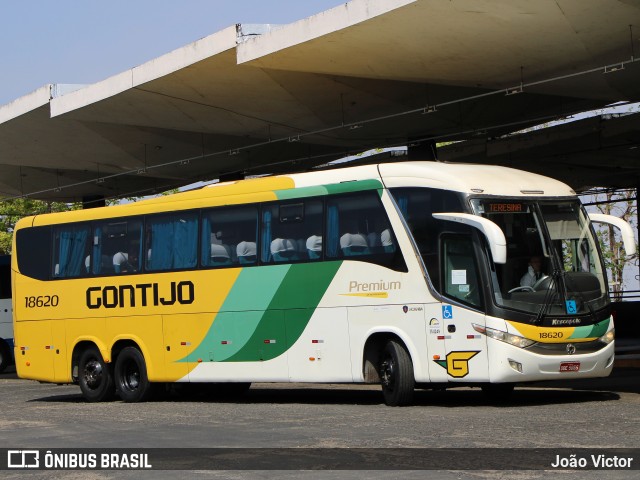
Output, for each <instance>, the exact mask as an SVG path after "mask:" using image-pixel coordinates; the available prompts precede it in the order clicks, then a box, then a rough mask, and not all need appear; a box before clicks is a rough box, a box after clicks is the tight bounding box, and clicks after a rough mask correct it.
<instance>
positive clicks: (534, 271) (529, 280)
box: [520, 255, 545, 287]
mask: <svg viewBox="0 0 640 480" xmlns="http://www.w3.org/2000/svg"><path fill="white" fill-rule="evenodd" d="M544 276H545V275H544V273H542V257H541V256H539V255H534V256H533V257H531V258H530V259H529V266H528V267H527V272H526V273H525V274H524V275H523V276H522V278H521V279H520V286H521V287H533V286H534V285H535V284H536V283H537V282H538V281H539V280H540V279H541V278H543V277H544Z"/></svg>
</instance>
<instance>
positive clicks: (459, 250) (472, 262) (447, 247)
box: [441, 234, 482, 307]
mask: <svg viewBox="0 0 640 480" xmlns="http://www.w3.org/2000/svg"><path fill="white" fill-rule="evenodd" d="M442 263H443V265H442V272H443V278H442V285H443V289H442V291H441V293H442V294H443V295H446V296H447V297H451V298H454V299H456V300H458V301H460V302H463V303H466V304H469V305H473V306H475V307H481V306H482V297H481V293H480V292H481V289H480V278H479V276H478V267H477V262H476V258H475V254H474V250H473V236H472V235H470V234H469V235H459V234H444V235H442Z"/></svg>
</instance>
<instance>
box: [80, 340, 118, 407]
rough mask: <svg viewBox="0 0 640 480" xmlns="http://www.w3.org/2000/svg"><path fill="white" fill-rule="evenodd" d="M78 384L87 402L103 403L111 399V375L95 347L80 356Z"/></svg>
mask: <svg viewBox="0 0 640 480" xmlns="http://www.w3.org/2000/svg"><path fill="white" fill-rule="evenodd" d="M78 384H79V385H80V390H81V391H82V396H83V397H84V398H85V400H87V401H88V402H103V401H105V400H111V399H112V398H113V394H114V384H113V375H112V374H111V369H110V368H109V365H107V364H106V363H105V362H104V360H103V358H102V354H100V350H98V348H97V347H89V348H87V349H86V350H85V351H84V352H82V355H80V361H79V362H78Z"/></svg>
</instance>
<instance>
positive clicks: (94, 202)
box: [82, 195, 107, 209]
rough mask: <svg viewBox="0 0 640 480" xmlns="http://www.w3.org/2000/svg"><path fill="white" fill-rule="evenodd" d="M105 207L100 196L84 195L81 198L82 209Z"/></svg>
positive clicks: (104, 202)
mask: <svg viewBox="0 0 640 480" xmlns="http://www.w3.org/2000/svg"><path fill="white" fill-rule="evenodd" d="M106 205H107V203H106V201H105V199H104V197H103V196H102V195H86V196H84V197H82V208H83V209H87V208H97V207H105V206H106Z"/></svg>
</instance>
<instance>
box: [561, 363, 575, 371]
mask: <svg viewBox="0 0 640 480" xmlns="http://www.w3.org/2000/svg"><path fill="white" fill-rule="evenodd" d="M560 371H561V372H579V371H580V362H562V363H561V364H560Z"/></svg>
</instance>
